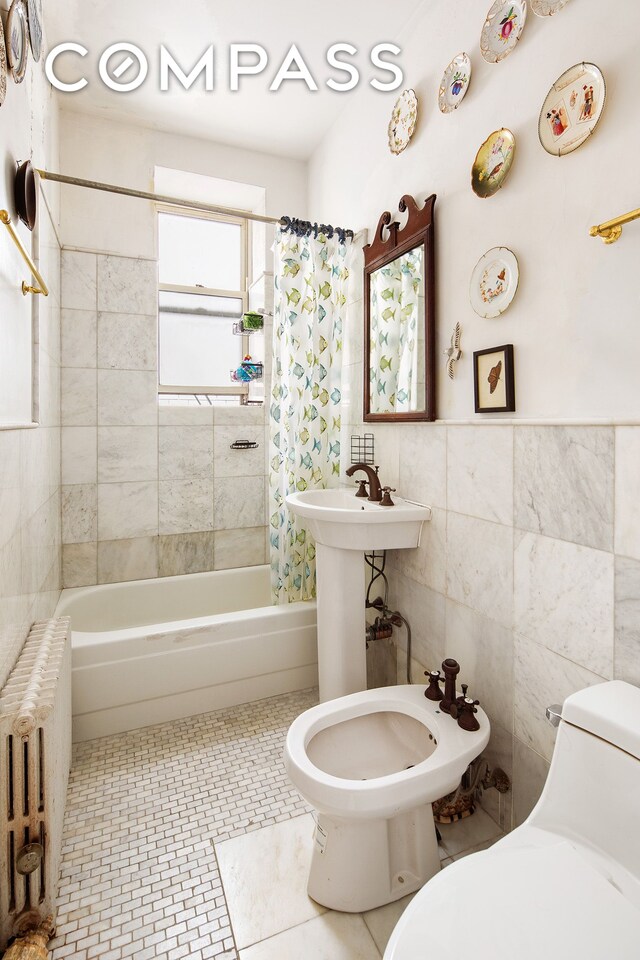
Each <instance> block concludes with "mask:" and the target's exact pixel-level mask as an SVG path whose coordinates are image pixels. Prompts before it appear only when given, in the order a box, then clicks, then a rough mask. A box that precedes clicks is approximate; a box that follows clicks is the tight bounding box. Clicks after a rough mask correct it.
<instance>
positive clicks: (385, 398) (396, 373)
mask: <svg viewBox="0 0 640 960" xmlns="http://www.w3.org/2000/svg"><path fill="white" fill-rule="evenodd" d="M369 310H370V329H369V412H370V413H373V414H398V413H399V414H403V413H416V412H417V411H420V410H424V409H425V406H426V385H425V369H426V367H425V324H424V317H425V246H424V244H423V243H422V244H419V245H418V246H416V247H414V248H413V249H412V250H408V251H407V252H406V253H403V254H401V255H400V256H398V257H396V258H395V260H392V261H391V262H390V263H387V264H385V265H384V266H383V267H380V268H379V269H378V270H374V271H373V272H372V273H371V274H370V282H369Z"/></svg>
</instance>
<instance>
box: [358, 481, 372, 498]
mask: <svg viewBox="0 0 640 960" xmlns="http://www.w3.org/2000/svg"><path fill="white" fill-rule="evenodd" d="M354 482H355V484H356V485H358V490H357V491H356V497H366V496H367V485H368V483H369V481H368V480H355V481H354Z"/></svg>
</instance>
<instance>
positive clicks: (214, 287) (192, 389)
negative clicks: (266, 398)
mask: <svg viewBox="0 0 640 960" xmlns="http://www.w3.org/2000/svg"><path fill="white" fill-rule="evenodd" d="M158 270H159V284H160V286H159V292H158V354H159V356H158V382H159V386H158V391H159V393H160V394H161V395H163V397H165V396H166V397H167V398H168V397H169V396H171V397H173V398H174V399H175V398H177V397H179V396H181V395H182V396H185V399H186V398H187V397H191V398H192V399H193V398H194V397H195V396H197V395H198V396H204V397H211V396H220V397H225V398H227V399H228V400H230V401H233V400H234V398H236V402H238V400H240V401H241V402H242V401H243V400H244V399H245V398H246V394H247V386H246V384H244V383H234V382H233V381H232V379H231V371H233V370H235V369H236V368H237V367H238V366H239V365H240V363H241V362H242V359H243V357H244V355H245V354H246V353H247V352H248V342H247V338H246V337H243V336H237V335H236V334H234V332H233V329H234V323H238V322H239V321H240V320H241V318H242V314H243V313H244V312H245V311H246V309H247V294H246V278H247V226H246V222H245V221H243V220H237V219H233V218H231V217H222V216H220V217H218V216H213V215H206V214H202V215H201V214H197V215H194V214H193V213H192V212H186V211H185V212H182V211H180V212H176V211H175V210H171V212H169V211H164V210H160V211H159V213H158Z"/></svg>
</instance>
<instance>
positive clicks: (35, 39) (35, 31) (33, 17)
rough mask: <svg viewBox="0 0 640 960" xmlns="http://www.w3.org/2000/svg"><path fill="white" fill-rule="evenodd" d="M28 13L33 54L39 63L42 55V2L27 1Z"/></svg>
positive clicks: (36, 0) (38, 0) (39, 0)
mask: <svg viewBox="0 0 640 960" xmlns="http://www.w3.org/2000/svg"><path fill="white" fill-rule="evenodd" d="M27 13H28V15H29V41H30V43H31V53H32V54H33V59H34V60H35V62H36V63H37V62H38V61H39V59H40V55H41V53H42V0H27Z"/></svg>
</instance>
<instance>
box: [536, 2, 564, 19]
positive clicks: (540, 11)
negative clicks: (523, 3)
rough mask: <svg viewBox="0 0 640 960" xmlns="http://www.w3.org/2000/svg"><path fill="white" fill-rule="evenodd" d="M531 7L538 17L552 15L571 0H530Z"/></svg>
mask: <svg viewBox="0 0 640 960" xmlns="http://www.w3.org/2000/svg"><path fill="white" fill-rule="evenodd" d="M529 3H530V4H531V9H532V10H533V12H534V13H535V15H536V16H537V17H552V16H553V14H554V13H557V12H558V10H562V8H563V7H566V5H567V4H568V3H569V0H529Z"/></svg>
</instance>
